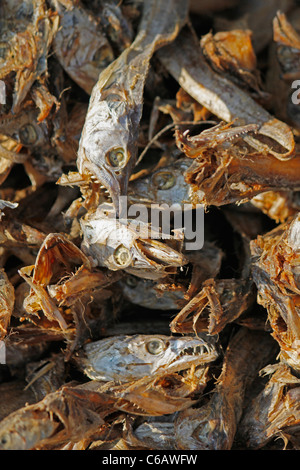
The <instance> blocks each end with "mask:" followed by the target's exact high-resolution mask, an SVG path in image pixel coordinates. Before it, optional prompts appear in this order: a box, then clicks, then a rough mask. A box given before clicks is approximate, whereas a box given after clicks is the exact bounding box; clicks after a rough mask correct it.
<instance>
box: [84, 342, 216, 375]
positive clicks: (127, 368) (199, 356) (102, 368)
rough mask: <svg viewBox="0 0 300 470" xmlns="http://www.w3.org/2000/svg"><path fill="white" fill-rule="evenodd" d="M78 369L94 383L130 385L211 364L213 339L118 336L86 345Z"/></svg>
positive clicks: (213, 348) (213, 352)
mask: <svg viewBox="0 0 300 470" xmlns="http://www.w3.org/2000/svg"><path fill="white" fill-rule="evenodd" d="M83 349H84V353H83V355H80V353H78V354H79V356H78V359H77V362H78V365H79V367H80V368H81V369H82V370H83V371H84V372H85V373H86V374H87V376H88V377H89V378H91V379H94V380H104V381H109V380H112V381H114V382H132V381H135V380H139V379H143V378H145V377H151V378H154V377H159V376H163V375H165V374H171V373H175V372H177V371H181V370H185V369H188V368H191V367H192V366H197V365H200V364H202V365H203V364H206V363H210V362H213V361H214V360H216V359H217V357H218V352H217V349H216V345H215V341H214V339H212V338H210V337H208V336H206V335H201V337H182V338H176V337H168V336H164V335H128V336H125V335H118V336H113V337H110V338H104V339H102V340H99V341H96V342H93V343H89V344H86V345H85V346H84V348H83Z"/></svg>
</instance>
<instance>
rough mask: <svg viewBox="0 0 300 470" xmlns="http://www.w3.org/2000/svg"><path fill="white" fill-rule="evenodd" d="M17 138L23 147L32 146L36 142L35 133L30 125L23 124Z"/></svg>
mask: <svg viewBox="0 0 300 470" xmlns="http://www.w3.org/2000/svg"><path fill="white" fill-rule="evenodd" d="M19 138H20V141H21V142H22V144H24V145H33V144H34V143H35V142H36V141H37V138H38V136H37V133H36V130H35V128H34V126H33V125H32V124H24V126H22V127H21V129H20V130H19Z"/></svg>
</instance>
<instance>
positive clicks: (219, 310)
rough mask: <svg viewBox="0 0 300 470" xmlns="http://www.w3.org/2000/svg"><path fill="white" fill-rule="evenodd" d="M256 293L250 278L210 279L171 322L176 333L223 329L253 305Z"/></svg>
mask: <svg viewBox="0 0 300 470" xmlns="http://www.w3.org/2000/svg"><path fill="white" fill-rule="evenodd" d="M254 301H255V293H254V290H253V284H252V281H251V280H249V279H247V278H246V279H216V280H215V279H208V280H206V281H204V282H203V284H202V288H201V290H200V292H198V293H197V294H196V295H195V296H193V297H192V298H191V299H190V300H189V302H188V303H187V304H186V305H185V306H184V307H183V308H182V309H181V310H180V311H179V313H178V314H177V315H176V317H175V318H174V319H173V320H172V321H171V323H170V329H171V331H172V332H173V333H192V332H194V333H198V332H199V331H206V332H208V333H209V334H211V335H216V334H218V333H220V332H221V331H222V330H223V329H224V327H225V326H226V325H227V324H228V323H232V322H233V321H234V320H237V319H238V318H239V317H240V315H241V314H242V313H244V312H246V311H247V310H249V308H250V307H251V306H252V305H253V303H254Z"/></svg>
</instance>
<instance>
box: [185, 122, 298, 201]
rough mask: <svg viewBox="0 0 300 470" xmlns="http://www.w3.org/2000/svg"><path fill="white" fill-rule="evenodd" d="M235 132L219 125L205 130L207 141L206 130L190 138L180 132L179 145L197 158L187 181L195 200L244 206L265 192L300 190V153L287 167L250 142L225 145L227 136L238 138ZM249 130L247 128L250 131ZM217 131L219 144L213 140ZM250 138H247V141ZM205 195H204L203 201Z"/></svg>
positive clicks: (187, 172) (188, 173)
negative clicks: (255, 148)
mask: <svg viewBox="0 0 300 470" xmlns="http://www.w3.org/2000/svg"><path fill="white" fill-rule="evenodd" d="M234 129H235V128H234V127H233V128H232V129H230V128H229V129H226V126H225V129H224V128H223V127H222V125H221V126H217V127H215V128H212V129H210V130H209V131H205V134H204V135H202V137H203V140H202V137H201V134H203V132H204V131H203V132H202V133H201V134H200V135H199V136H193V137H190V138H188V136H187V134H183V133H182V132H180V131H179V130H178V131H177V132H176V139H177V145H178V146H181V148H182V150H183V151H184V153H185V154H186V156H188V157H189V158H193V163H192V165H191V166H190V168H189V169H188V170H187V171H186V173H185V178H186V181H187V182H188V183H189V184H190V185H191V186H192V188H194V194H195V196H194V197H195V199H196V200H197V202H198V203H199V204H201V203H202V204H205V205H216V206H219V205H224V204H230V203H236V202H239V203H241V202H246V201H248V200H250V199H252V198H253V197H254V196H256V195H257V194H260V193H262V192H265V191H270V190H271V191H286V190H289V191H291V190H293V191H298V190H299V178H298V174H299V165H300V158H299V155H298V153H297V154H296V155H295V156H294V157H293V159H291V160H290V162H289V164H288V165H286V164H285V162H282V161H281V160H278V159H275V158H274V157H273V155H271V154H269V153H257V152H253V151H251V149H250V148H249V147H248V146H247V144H246V143H242V142H240V141H236V142H235V143H232V144H231V145H228V144H229V143H227V145H225V144H226V138H227V137H228V138H230V137H231V136H232V137H234ZM242 129H243V127H241V128H240V131H241V133H242ZM247 129H248V127H247V126H245V130H246V132H247ZM250 130H251V127H250ZM229 131H231V132H229ZM214 132H215V137H216V141H214V140H213V135H214ZM238 132H239V131H237V136H238V135H239V134H238ZM226 136H227V137H226ZM206 137H207V140H206ZM210 138H211V141H210ZM222 139H223V143H222ZM246 139H247V137H243V140H246ZM197 142H199V145H197ZM201 144H202V145H201ZM203 144H205V145H206V146H205V145H204V146H203ZM210 145H212V147H210ZM201 194H202V195H203V194H204V196H203V197H201V198H200V200H199V195H201Z"/></svg>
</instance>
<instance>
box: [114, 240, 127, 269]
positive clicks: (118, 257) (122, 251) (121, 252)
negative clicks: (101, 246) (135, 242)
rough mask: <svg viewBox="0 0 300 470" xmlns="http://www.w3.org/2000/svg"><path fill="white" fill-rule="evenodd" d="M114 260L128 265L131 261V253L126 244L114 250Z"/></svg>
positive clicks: (120, 264) (119, 263) (122, 264)
mask: <svg viewBox="0 0 300 470" xmlns="http://www.w3.org/2000/svg"><path fill="white" fill-rule="evenodd" d="M113 256H114V260H115V262H116V263H117V264H118V265H119V266H123V267H124V266H128V265H129V263H130V261H131V254H130V251H129V250H128V248H126V246H124V245H119V246H118V247H117V248H116V249H115V251H114V255H113Z"/></svg>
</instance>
